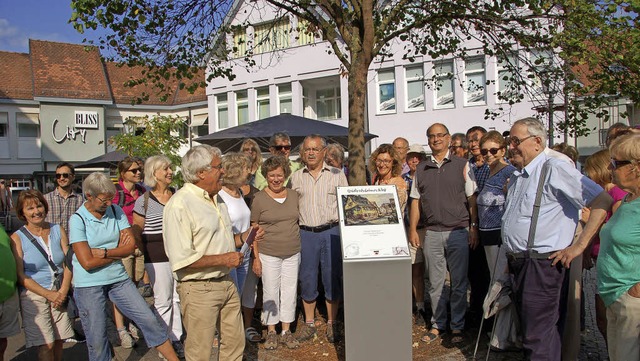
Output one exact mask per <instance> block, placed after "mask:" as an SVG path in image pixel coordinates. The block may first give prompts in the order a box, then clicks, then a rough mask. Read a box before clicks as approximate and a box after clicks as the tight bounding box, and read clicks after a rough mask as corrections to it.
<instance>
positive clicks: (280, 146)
mask: <svg viewBox="0 0 640 361" xmlns="http://www.w3.org/2000/svg"><path fill="white" fill-rule="evenodd" d="M271 148H273V149H275V150H291V146H290V145H274V146H271Z"/></svg>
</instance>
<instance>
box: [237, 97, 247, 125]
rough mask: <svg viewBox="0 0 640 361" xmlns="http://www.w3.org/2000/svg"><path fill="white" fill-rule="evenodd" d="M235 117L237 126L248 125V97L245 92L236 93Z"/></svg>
mask: <svg viewBox="0 0 640 361" xmlns="http://www.w3.org/2000/svg"><path fill="white" fill-rule="evenodd" d="M236 116H237V118H238V125H242V124H247V123H249V96H248V93H247V91H246V90H242V91H239V92H237V93H236Z"/></svg>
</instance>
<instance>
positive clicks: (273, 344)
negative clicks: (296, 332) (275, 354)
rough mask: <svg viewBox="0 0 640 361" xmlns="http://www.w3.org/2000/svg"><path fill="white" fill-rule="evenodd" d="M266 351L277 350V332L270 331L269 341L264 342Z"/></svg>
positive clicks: (268, 334)
mask: <svg viewBox="0 0 640 361" xmlns="http://www.w3.org/2000/svg"><path fill="white" fill-rule="evenodd" d="M264 348H265V350H275V349H277V348H278V334H277V333H276V331H269V333H267V339H266V340H265V341H264Z"/></svg>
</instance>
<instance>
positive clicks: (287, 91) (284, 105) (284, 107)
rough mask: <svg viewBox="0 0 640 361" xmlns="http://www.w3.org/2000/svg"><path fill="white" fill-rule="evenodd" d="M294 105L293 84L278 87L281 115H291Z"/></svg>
mask: <svg viewBox="0 0 640 361" xmlns="http://www.w3.org/2000/svg"><path fill="white" fill-rule="evenodd" d="M292 104H293V100H292V93H291V84H282V85H278V105H279V110H280V114H282V113H291V106H292Z"/></svg>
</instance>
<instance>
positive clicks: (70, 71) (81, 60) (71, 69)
mask: <svg viewBox="0 0 640 361" xmlns="http://www.w3.org/2000/svg"><path fill="white" fill-rule="evenodd" d="M29 50H30V54H21V53H11V52H3V51H0V99H2V98H4V99H34V97H41V98H65V99H71V100H72V99H79V100H80V99H81V100H99V101H113V102H114V103H115V104H131V102H132V100H134V99H136V98H137V97H141V96H142V94H143V93H146V94H149V100H147V101H143V102H142V104H146V105H159V106H162V105H180V104H189V103H194V102H202V101H206V100H207V97H206V94H205V89H204V88H203V87H200V88H198V89H197V90H196V91H195V92H194V94H190V93H189V92H188V91H187V90H186V89H179V86H178V81H177V80H176V79H173V78H172V79H170V80H168V81H166V82H164V84H165V86H166V88H167V89H169V96H168V98H167V100H166V101H164V102H163V101H161V100H160V96H159V92H158V90H157V89H156V88H154V86H153V84H152V83H151V82H150V81H149V83H148V84H140V85H136V86H134V87H130V86H126V85H125V84H126V83H127V82H129V81H131V80H135V79H138V78H140V77H141V76H142V71H143V69H144V68H143V67H128V66H126V65H125V66H117V63H114V62H106V63H105V62H103V60H102V58H101V56H100V52H99V50H98V48H97V47H94V46H84V45H77V44H67V43H58V42H51V41H42V40H33V39H31V40H29ZM195 79H197V81H200V82H204V79H205V74H204V70H200V71H199V72H198V73H197V74H196V76H195ZM189 82H190V81H187V83H189Z"/></svg>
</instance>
